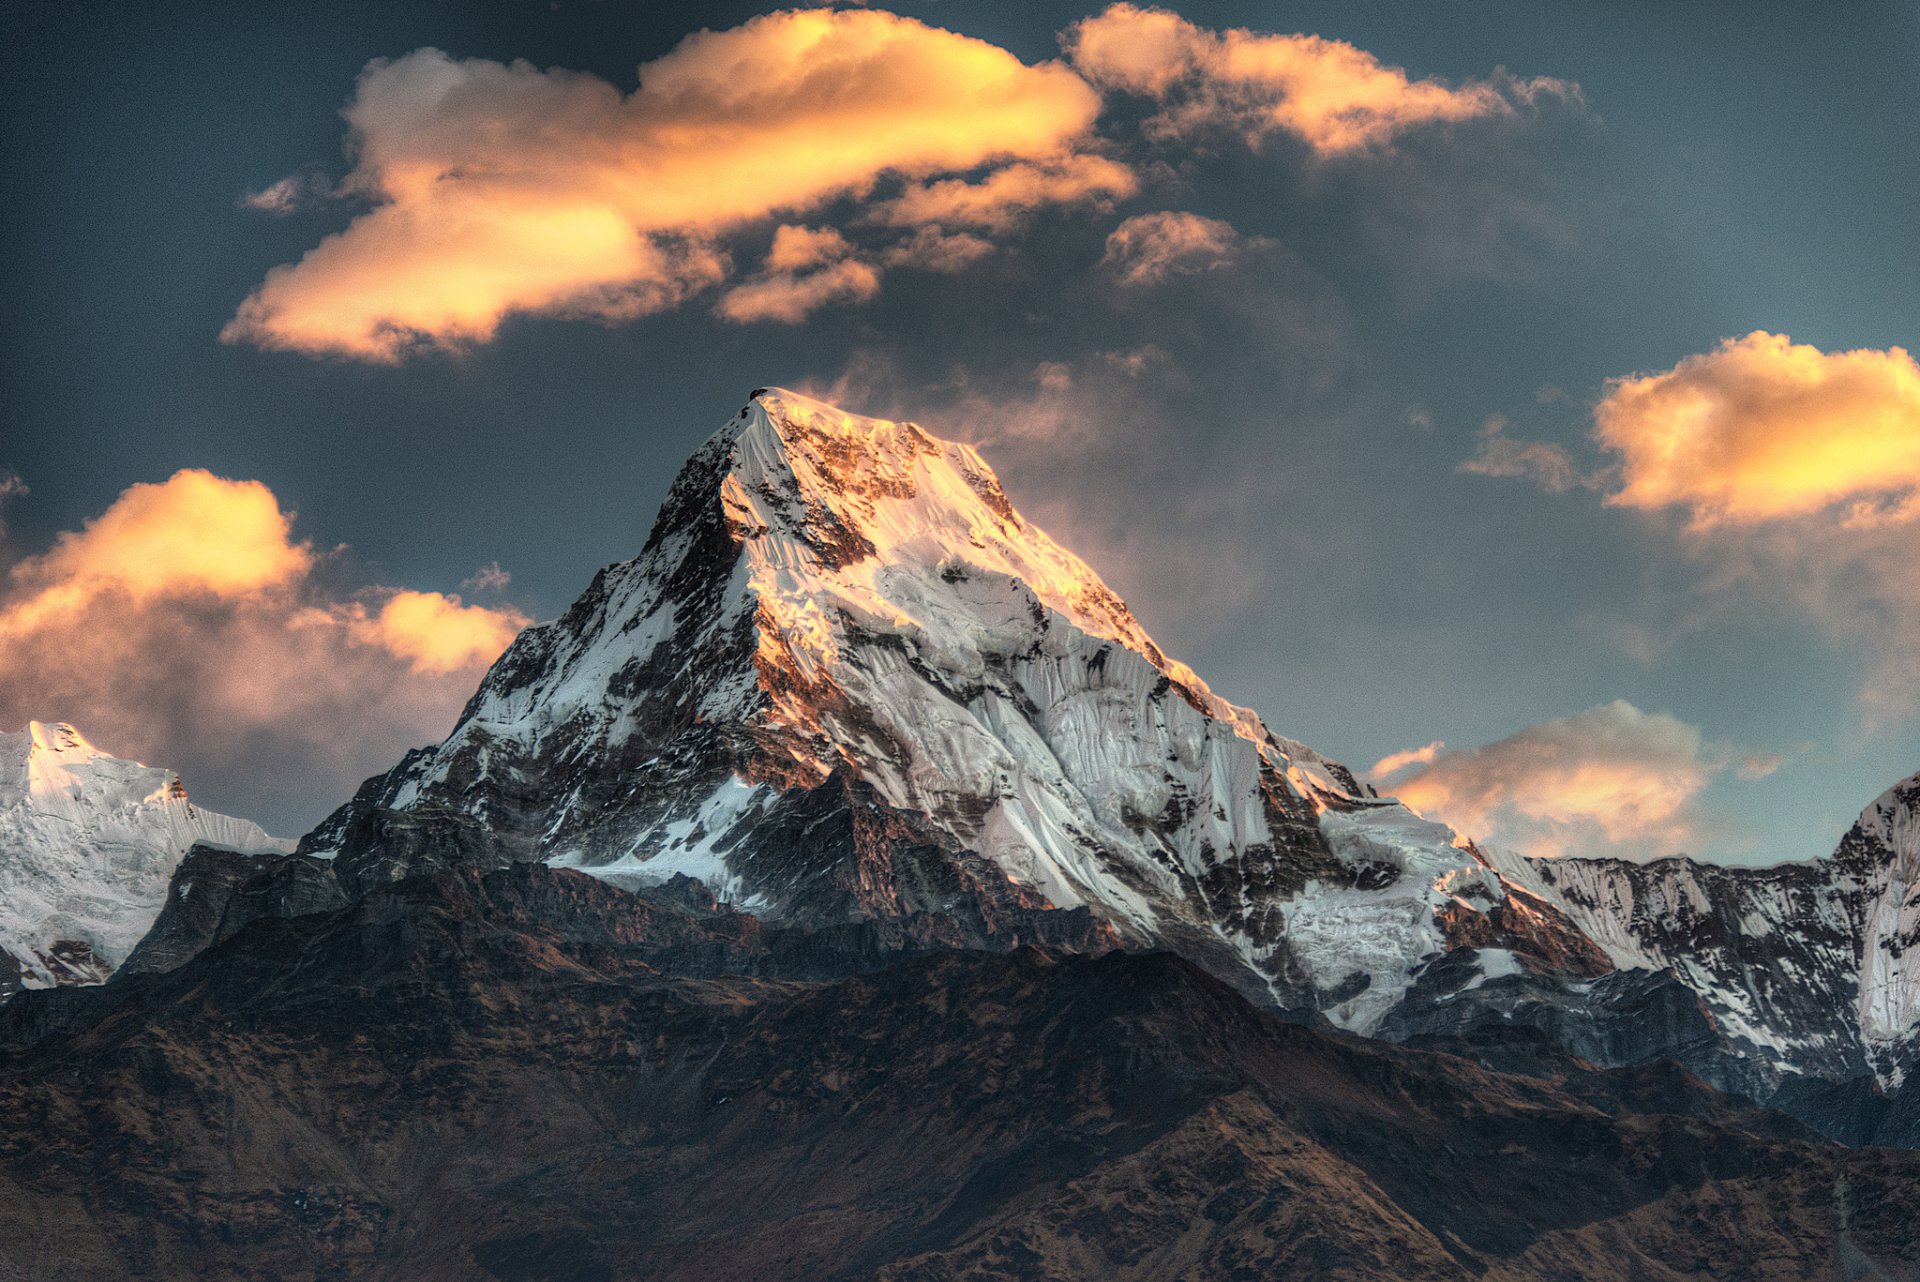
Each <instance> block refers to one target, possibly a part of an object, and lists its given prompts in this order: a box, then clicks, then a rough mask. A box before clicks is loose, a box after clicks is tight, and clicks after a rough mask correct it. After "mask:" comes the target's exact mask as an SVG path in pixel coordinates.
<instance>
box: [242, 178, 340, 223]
mask: <svg viewBox="0 0 1920 1282" xmlns="http://www.w3.org/2000/svg"><path fill="white" fill-rule="evenodd" d="M332 195H333V185H332V184H331V183H329V182H328V181H327V179H326V176H325V175H323V174H289V175H288V176H287V177H285V178H282V179H280V180H279V181H278V182H274V183H269V184H267V185H266V186H265V187H262V188H261V189H260V190H259V191H250V192H248V193H247V194H246V195H244V196H242V197H240V207H241V208H242V209H251V210H253V211H254V212H255V213H260V214H272V215H274V216H275V217H278V218H284V217H286V216H287V215H288V214H297V213H299V212H300V211H301V210H303V209H307V208H310V207H311V206H313V205H316V204H318V203H320V202H321V201H324V200H326V199H328V198H330V197H331V196H332Z"/></svg>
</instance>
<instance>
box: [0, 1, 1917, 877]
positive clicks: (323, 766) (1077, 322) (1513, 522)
mask: <svg viewBox="0 0 1920 1282" xmlns="http://www.w3.org/2000/svg"><path fill="white" fill-rule="evenodd" d="M1917 14H1920V11H1916V10H1915V9H1914V7H1913V6H1911V5H1905V4H1892V3H1886V4H1879V5H1875V4H1862V5H1858V6H1849V7H1848V8H1847V10H1846V13H1845V17H1844V20H1843V19H1842V18H1841V17H1839V16H1837V15H1836V14H1835V13H1834V12H1833V11H1831V10H1824V9H1821V8H1819V7H1815V6H1803V5H1790V4H1751V3H1749V4H1740V5H1732V4H1713V3H1699V4H1693V5H1687V6H1646V5H1640V4H1617V5H1608V4H1600V3H1595V4H1588V5H1581V6H1577V7H1576V6H1563V5H1546V4H1538V3H1486V4H1478V5H1474V6H1435V5H1431V4H1427V3H1423V2H1419V0H1413V2H1409V3H1386V2H1384V0H1383V2H1372V0H1369V2H1364V3H1352V2H1347V3H1339V4H1333V3H1324V4H1314V3H1301V4H1285V5H1281V4H1264V5H1255V4H1245V3H1200V2H1199V0H1187V2H1186V3H1182V4H1179V5H1177V6H1175V7H1173V8H1148V7H1134V6H1129V5H1124V4H1123V5H1113V6H1103V5H1100V4H1086V3H1082V4H1055V3H1039V2H1036V3H1029V4H1024V5H1019V6H1013V5H1005V4H987V3H966V2H964V0H923V2H922V3H904V2H902V3H897V4H895V5H893V6H892V7H890V8H883V7H881V6H879V5H873V6H866V7H856V6H845V5H843V6H838V7H825V8H809V9H797V10H785V11H777V10H770V9H765V8H763V7H760V6H754V5H745V4H741V5H721V4H711V5H673V4H665V3H640V2H639V0H596V2H593V3H584V2H580V0H551V2H549V0H540V2H539V3H520V2H517V0H515V2H512V3H508V2H501V3H490V4H471V3H462V4H422V3H395V4H380V5H342V4H327V5H309V4H300V3H289V4H283V5H253V4H245V5H242V4H233V5H225V6H223V5H214V4H198V5H190V6H184V7H168V6H151V5H132V4H125V5H115V4H100V5H87V6H26V5H8V6H4V7H0V28H4V30H0V64H3V65H0V75H3V76H4V78H3V79H0V85H4V86H5V87H4V89H0V100H3V101H0V106H3V107H4V110H3V111H0V149H3V151H0V162H3V163H4V165H5V172H6V173H7V174H8V175H9V180H8V188H9V192H8V196H7V199H6V202H5V204H4V208H3V209H0V216H3V217H4V220H5V230H4V235H0V254H4V259H3V260H0V268H3V269H4V272H5V279H6V280H7V281H8V282H9V283H10V286H11V288H10V289H9V290H8V291H7V295H6V299H5V302H4V304H0V316H3V317H4V319H3V320H0V324H3V325H4V332H3V333H0V341H3V342H4V350H5V351H6V352H7V354H8V359H7V360H6V361H5V362H4V363H3V368H0V380H4V382H3V384H0V391H3V392H4V395H0V728H17V726H18V725H19V724H20V723H22V722H24V721H26V720H28V719H29V718H32V719H38V720H67V721H71V722H73V723H75V724H76V725H78V726H79V727H80V728H81V729H82V730H83V732H85V733H87V734H88V735H89V737H90V738H92V739H93V740H94V742H95V743H96V744H98V745H99V746H100V747H101V748H103V749H104V750H107V751H110V752H114V753H117V754H119V755H124V756H131V757H137V758H140V759H143V760H147V761H150V762H154V763H158V764H165V765H169V766H172V767H174V768H175V769H178V770H179V771H181V773H182V774H183V776H184V777H185V779H186V782H187V784H188V786H189V788H190V789H191V791H192V792H193V795H194V796H195V797H196V799H198V800H199V801H201V802H202V803H203V804H205V805H207V806H210V807H212V808H215V809H220V810H227V811H231V812H233V813H238V814H242V815H246V816H248V817H250V818H255V819H257V820H259V821H260V822H262V823H264V824H266V825H267V826H268V827H269V828H270V829H272V830H274V831H278V832H286V833H297V832H300V831H302V830H304V829H305V828H307V827H309V826H311V825H312V824H313V823H314V822H316V821H317V820H318V819H319V818H320V817H321V816H323V815H324V814H325V813H326V812H327V811H328V810H329V809H331V808H332V807H333V806H334V805H336V804H338V802H340V801H341V800H343V799H344V798H345V797H346V796H347V795H348V794H349V793H350V792H351V791H352V789H353V787H354V786H355V784H356V783H357V781H358V780H359V779H360V778H362V777H364V776H366V775H369V774H372V773H375V772H377V771H379V770H382V769H384V768H385V767H386V766H388V765H390V764H391V763H392V762H393V761H394V760H395V759H397V757H398V756H399V754H400V753H401V752H402V751H403V750H404V749H405V748H406V747H408V746H411V745H414V744H418V743H423V742H430V741H433V740H436V739H438V738H439V737H440V736H442V735H443V734H444V733H445V732H446V730H447V729H448V728H450V726H451V724H452V722H453V720H454V719H455V717H456V716H457V715H458V712H459V709H460V707H461V705H462V704H463V703H464V701H465V699H466V698H467V696H468V695H469V694H471V692H472V690H473V688H474V686H475V685H476V683H477V682H478V679H479V676H480V674H481V673H482V672H484V670H485V667H486V664H487V663H488V662H489V661H490V660H491V659H492V658H493V657H494V656H495V655H496V654H497V653H498V652H499V650H500V649H501V648H502V647H504V645H505V644H506V643H507V641H508V640H509V639H510V638H511V636H512V635H513V634H514V632H515V631H516V630H517V629H518V628H520V627H522V626H524V625H525V624H526V623H528V622H529V621H533V620H540V619H550V618H553V617H555V616H556V615H557V614H558V613H559V612H560V611H562V610H563V609H564V608H565V607H566V606H567V604H568V603H569V602H570V601H571V600H572V599H573V598H574V597H575V596H576V595H577V594H578V593H579V592H580V591H581V590H582V589H583V588H584V587H585V586H586V584H587V582H588V581H589V579H590V578H591V576H592V574H593V572H594V570H595V569H597V568H598V567H599V566H601V565H602V564H605V563H608V562H611V561H615V560H619V559H623V558H625V557H627V556H631V555H632V554H634V553H635V552H637V551H638V549H639V547H640V545H641V543H642V541H643V540H644V538H645V535H646V531H647V529H648V526H649V524H650V522H651V519H652V516H653V513H654V511H655V508H656V507H657V505H658V503H659V500H660V499H661V497H662V496H663V495H664V493H665V490H666V487H667V485H668V483H669V481H670V480H671V479H672V476H673V474H674V472H675V470H676V469H677V467H678V466H679V464H680V463H681V462H682V461H683V460H684V459H685V458H686V456H687V455H688V454H690V453H691V452H692V451H693V449H694V448H696V447H697V446H698V444H699V443H700V442H701V441H702V440H703V439H705V438H706V437H707V436H708V435H709V434H710V433H711V432H712V431H713V430H714V429H715V428H717V427H718V426H719V425H720V424H721V423H722V422H723V421H725V420H726V419H727V418H728V417H729V416H730V415H731V414H732V413H733V412H734V411H735V410H736V409H737V408H738V406H739V404H740V402H741V400H742V398H743V397H744V396H745V394H746V393H747V392H748V391H749V390H750V389H752V388H754V387H757V386H762V385H769V384H777V385H782V386H788V387H793V388H796V389H800V390H803V391H808V392H811V393H813V394H816V395H824V396H827V397H829V398H831V399H835V400H837V401H838V402H839V403H841V404H843V405H844V406H845V407H846V408H848V409H851V410H855V411H859V412H866V413H873V414H879V415H884V416H890V417H911V418H913V419H914V420H916V421H918V422H921V423H923V424H925V425H927V426H928V427H929V428H930V429H931V430H933V431H935V432H937V433H939V434H941V435H944V436H948V437H954V438H959V439H964V440H968V441H971V442H973V443H975V444H978V445H979V446H980V447H981V448H982V450H983V451H984V452H985V454H986V456H987V458H988V459H989V461H990V462H992V463H993V464H994V466H995V467H996V469H997V470H998V471H999V473H1000V476H1001V479H1002V481H1003V483H1004V485H1005V487H1006V489H1007V490H1008V492H1009V494H1010V495H1011V496H1012V497H1013V499H1014V501H1015V502H1016V504H1018V505H1019V506H1020V507H1021V508H1022V509H1023V511H1025V512H1026V513H1027V514H1028V515H1029V516H1030V517H1032V518H1034V519H1035V520H1036V521H1038V522H1039V523H1040V524H1041V525H1043V526H1044V527H1046V528H1047V529H1048V530H1049V531H1050V532H1052V533H1053V534H1054V535H1055V536H1056V537H1057V538H1059V539H1060V540H1061V541H1062V542H1064V543H1066V544H1067V545H1068V546H1069V547H1072V548H1073V549H1074V550H1075V551H1077V552H1079V553H1080V554H1081V555H1082V556H1084V557H1085V558H1086V559H1087V560H1088V561H1089V562H1091V563H1092V564H1093V565H1094V566H1095V567H1096V568H1098V569H1099V570H1100V572H1101V573H1102V574H1103V576H1104V577H1106V579H1107V580H1108V581H1109V583H1110V584H1112V585H1113V586H1114V587H1115V588H1116V589H1117V590H1118V591H1119V592H1120V593H1121V594H1122V595H1123V596H1124V597H1125V598H1126V599H1127V600H1128V601H1129V603H1130V604H1131V605H1132V606H1133V607H1134V610H1135V612H1136V613H1137V614H1138V615H1139V616H1140V618H1141V620H1142V622H1143V623H1144V624H1145V625H1146V627H1147V628H1148V629H1149V631H1151V632H1152V633H1153V634H1154V636H1155V637H1156V639H1157V640H1158V641H1159V642H1160V643H1161V645H1162V646H1163V647H1164V648H1165V649H1167V650H1168V651H1169V652H1170V653H1173V654H1175V655H1178V656H1179V657H1181V658H1183V659H1184V660H1186V661H1187V662H1189V663H1190V664H1192V666H1193V667H1195V668H1196V669H1197V670H1198V671H1199V672H1200V673H1201V674H1202V675H1203V676H1205V677H1206V678H1207V679H1208V681H1209V682H1210V684H1212V685H1213V686H1214V688H1215V689H1216V690H1218V691H1219V692H1220V693H1222V694H1224V695H1225V696H1227V697H1228V698H1231V699H1233V700H1234V701H1236V702H1239V703H1242V704H1246V705H1249V706H1251V707H1253V708H1255V709H1257V710H1258V711H1259V712H1260V713H1261V714H1262V715H1263V716H1264V717H1265V718H1266V720H1267V722H1268V723H1269V725H1270V726H1272V727H1273V728H1274V730H1275V731H1276V732H1278V733H1280V734H1283V735H1287V736H1290V737H1293V738H1297V739H1300V740H1303V741H1305V742H1308V743H1310V744H1313V745H1314V746H1315V747H1317V748H1318V749H1320V750H1321V751H1323V752H1325V753H1327V754H1329V755H1331V756H1334V757H1336V758H1339V759H1341V760H1344V761H1346V762H1348V763H1350V764H1351V765H1352V766H1354V767H1355V768H1356V769H1357V770H1359V771H1362V772H1370V773H1371V774H1372V775H1373V777H1375V778H1376V779H1378V780H1379V786H1380V787H1382V789H1383V790H1387V791H1393V792H1397V793H1399V794H1400V795H1402V796H1404V797H1406V798H1407V799H1408V800H1409V801H1410V802H1412V803H1413V804H1415V805H1416V806H1419V807H1420V808H1422V809H1423V810H1427V811H1430V812H1432V813H1436V814H1439V815H1441V816H1442V817H1444V818H1447V819H1449V820H1450V821H1452V822H1454V823H1455V824H1456V825H1457V826H1460V827H1462V828H1463V829H1465V830H1466V831H1469V832H1471V833H1474V834H1475V835H1476V836H1481V837H1483V838H1487V839H1491V840H1496V841H1499V842H1502V843H1504V844H1508V845H1512V846H1516V847H1518V848H1520V849H1525V850H1528V851H1531V852H1534V853H1539V854H1570V853H1591V854H1618V855H1624V856H1627V857H1631V858H1649V857H1657V856H1662V855H1669V854H1675V853H1689V854H1694V855H1696V856H1699V857H1702V858H1709V859H1717V860H1725V861H1733V862H1749V863H1752V862H1759V863H1765V862H1773V861H1776V860H1781V859H1795V858H1812V857H1817V856H1819V855H1822V854H1825V853H1827V852H1828V851H1830V850H1831V848H1832V847H1833V845H1834V843H1835V842H1836V841H1837V839H1838V838H1839V836H1840V835H1841V833H1842V832H1843V831H1844V830H1845V828H1846V826H1847V824H1848V823H1849V822H1850V821H1851V819H1852V817H1853V815H1854V814H1855V813H1856V812H1857V811H1858V810H1859V809H1860V807H1861V806H1863V805H1864V804H1866V803H1867V802H1868V801H1870V800H1871V799H1872V798H1873V797H1874V796H1875V795H1877V794H1878V793H1879V792H1880V791H1881V790H1883V789H1884V788H1886V787H1887V786H1889V785H1890V784H1892V783H1893V782H1894V781H1896V780H1898V779H1900V778H1902V777H1904V776H1906V775H1908V774H1910V773H1912V772H1913V771H1915V770H1916V769H1920V576H1916V575H1915V574H1914V573H1913V571H1912V566H1913V565H1914V564H1915V563H1916V561H1920V367H1917V366H1916V365H1915V362H1914V359H1913V357H1912V356H1911V355H1910V354H1909V353H1910V349H1911V348H1912V345H1913V344H1914V342H1915V340H1916V337H1920V335H1916V332H1915V328H1914V317H1915V311H1914V307H1913V299H1914V298H1915V296H1916V284H1920V220H1917V219H1915V218H1914V217H1913V216H1912V210H1913V209H1914V208H1916V207H1920V130H1916V129H1915V128H1914V123H1913V122H1914V116H1913V108H1912V104H1913V102H1914V101H1915V100H1916V91H1917V90H1920V16H1916V15H1917Z"/></svg>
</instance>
